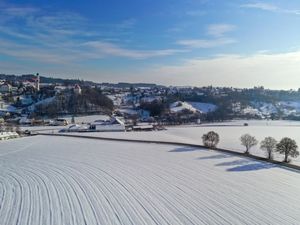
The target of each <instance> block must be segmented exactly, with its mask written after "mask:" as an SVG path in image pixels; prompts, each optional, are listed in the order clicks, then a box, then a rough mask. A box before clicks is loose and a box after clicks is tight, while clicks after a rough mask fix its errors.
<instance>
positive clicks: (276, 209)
mask: <svg viewBox="0 0 300 225" xmlns="http://www.w3.org/2000/svg"><path fill="white" fill-rule="evenodd" d="M28 142H29V143H30V144H27V145H26V146H25V144H26V143H28ZM23 143H24V144H23ZM2 146H4V147H5V149H4V148H2ZM24 146H25V147H24ZM174 148H178V146H176V145H159V144H147V145H145V143H137V144H134V143H124V142H123V143H121V142H112V141H101V140H88V139H80V138H71V137H69V138H66V137H62V136H61V137H51V136H34V137H29V138H24V139H18V140H15V142H6V143H4V145H1V146H0V155H1V157H0V221H1V222H0V224H1V225H40V224H43V225H50V224H53V225H58V224H62V225H65V224H66V225H67V224H70V225H96V224H97V225H98V224H104V225H109V224H114V225H119V224H126V225H127V224H132V225H136V224H141V225H142V224H153V225H158V224H159V225H160V224H162V225H176V224H191V225H198V224H289V225H290V224H297V223H298V222H299V221H300V209H299V205H300V198H299V197H298V195H297V194H298V190H299V185H300V173H295V172H292V171H289V170H285V169H282V168H281V167H279V166H275V165H274V166H273V167H266V168H264V169H261V170H259V169H257V170H249V171H242V170H241V171H240V172H230V170H228V169H230V167H232V166H244V165H245V162H244V161H245V160H244V161H243V163H244V164H241V165H235V164H236V162H240V161H241V160H240V159H241V158H239V157H238V156H236V155H230V156H226V157H225V155H224V157H223V158H222V157H220V158H214V156H215V155H216V154H219V155H220V152H215V151H207V150H205V149H199V148H197V149H194V150H193V151H190V149H187V150H186V152H180V153H178V152H172V150H174ZM1 153H3V154H1ZM199 157H200V158H201V157H203V158H205V157H208V158H209V157H211V159H209V160H200V159H199ZM239 160H240V161H239ZM246 162H247V165H250V166H251V165H252V164H257V163H261V165H266V164H268V163H266V162H258V161H255V160H252V159H247V160H246ZM222 163H223V164H224V165H225V166H218V165H219V164H222ZM240 163H242V162H240ZM248 167H249V166H248ZM248 167H246V168H248ZM259 168H261V167H259ZM270 206H272V210H270Z"/></svg>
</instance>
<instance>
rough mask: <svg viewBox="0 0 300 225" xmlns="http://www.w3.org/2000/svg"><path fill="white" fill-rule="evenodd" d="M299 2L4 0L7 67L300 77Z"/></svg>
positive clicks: (176, 78)
mask: <svg viewBox="0 0 300 225" xmlns="http://www.w3.org/2000/svg"><path fill="white" fill-rule="evenodd" d="M299 28H300V2H299V1H298V0H289V1H288V2H287V1H286V0H285V1H284V0H274V1H270V0H268V1H266V0H265V1H251V0H249V1H248V0H244V1H242V0H231V1H224V0H182V1H180V0H155V1H154V0H127V1H122V0H110V1H103V0H86V1H80V0H73V1H60V0H52V1H42V0H31V1H30V0H29V1H20V0H19V1H16V0H15V1H3V0H0V69H1V71H0V73H14V74H25V73H36V72H39V73H40V74H42V75H48V76H54V77H65V78H82V79H87V80H94V81H98V82H123V81H126V82H155V83H159V84H166V85H193V86H205V85H215V86H234V87H253V86H258V85H263V86H265V87H268V88H276V89H290V88H294V89H295V88H299V87H300V85H298V84H300V29H299Z"/></svg>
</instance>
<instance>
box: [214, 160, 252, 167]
mask: <svg viewBox="0 0 300 225" xmlns="http://www.w3.org/2000/svg"><path fill="white" fill-rule="evenodd" d="M249 163H251V161H250V160H247V159H238V160H234V161H231V162H222V163H218V164H216V166H241V165H245V164H249Z"/></svg>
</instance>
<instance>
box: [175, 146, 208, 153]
mask: <svg viewBox="0 0 300 225" xmlns="http://www.w3.org/2000/svg"><path fill="white" fill-rule="evenodd" d="M198 150H202V149H200V148H194V147H178V148H175V149H172V150H170V151H169V152H193V151H198Z"/></svg>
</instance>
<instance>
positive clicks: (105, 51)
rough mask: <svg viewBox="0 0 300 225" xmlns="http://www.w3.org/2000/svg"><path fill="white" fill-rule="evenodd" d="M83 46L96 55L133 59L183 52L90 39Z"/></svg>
mask: <svg viewBox="0 0 300 225" xmlns="http://www.w3.org/2000/svg"><path fill="white" fill-rule="evenodd" d="M83 46H87V47H90V48H91V49H93V50H94V51H95V52H94V54H95V55H96V54H97V53H99V55H108V56H117V57H128V58H133V59H145V58H151V57H158V56H168V55H173V54H175V53H179V52H183V51H184V50H176V49H162V50H133V49H126V48H122V47H120V46H118V45H116V44H112V43H109V42H102V41H92V42H87V43H84V44H83Z"/></svg>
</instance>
